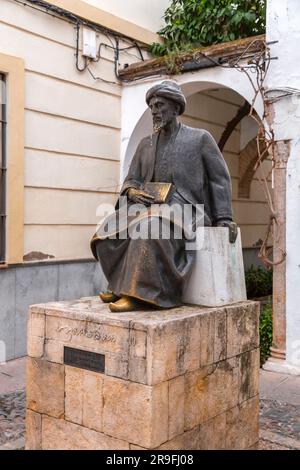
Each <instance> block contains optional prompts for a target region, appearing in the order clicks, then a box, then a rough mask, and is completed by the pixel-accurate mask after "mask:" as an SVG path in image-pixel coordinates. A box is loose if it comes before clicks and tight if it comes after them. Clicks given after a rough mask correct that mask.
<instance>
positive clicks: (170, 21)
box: [150, 0, 266, 56]
mask: <svg viewBox="0 0 300 470" xmlns="http://www.w3.org/2000/svg"><path fill="white" fill-rule="evenodd" d="M163 18H164V21H165V26H164V27H163V28H162V29H161V30H160V31H158V34H159V35H160V36H161V37H162V38H163V39H164V44H159V43H153V44H152V45H151V49H150V50H151V52H152V54H153V55H156V56H162V55H165V54H169V53H170V52H180V51H182V50H187V49H193V48H195V47H200V46H210V45H212V44H217V43H222V42H226V41H234V40H235V39H242V38H246V37H249V36H254V35H256V34H263V33H264V32H265V22H266V0H239V1H234V0H172V2H171V5H170V6H169V7H168V8H167V10H166V11H165V13H164V17H163Z"/></svg>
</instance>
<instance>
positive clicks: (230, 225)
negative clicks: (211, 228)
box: [217, 219, 238, 243]
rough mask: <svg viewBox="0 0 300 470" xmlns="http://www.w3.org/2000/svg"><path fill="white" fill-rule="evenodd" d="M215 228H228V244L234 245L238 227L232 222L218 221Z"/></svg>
mask: <svg viewBox="0 0 300 470" xmlns="http://www.w3.org/2000/svg"><path fill="white" fill-rule="evenodd" d="M217 227H228V228H229V242H230V243H234V242H235V240H236V238H237V235H238V227H237V224H236V223H235V222H232V220H225V219H223V220H219V222H217Z"/></svg>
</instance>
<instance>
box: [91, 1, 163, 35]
mask: <svg viewBox="0 0 300 470" xmlns="http://www.w3.org/2000/svg"><path fill="white" fill-rule="evenodd" d="M85 2H86V3H89V4H90V5H93V6H95V7H98V8H101V9H102V10H105V11H107V12H109V13H112V14H113V15H116V16H118V17H120V18H124V19H125V20H128V21H130V22H132V23H135V24H137V25H139V26H142V27H143V28H145V29H149V30H150V31H153V32H155V33H156V32H157V31H158V30H159V29H160V28H161V27H162V26H163V20H162V16H163V14H164V11H165V10H166V8H167V7H168V5H169V3H170V0H151V1H149V0H148V1H147V0H126V1H124V0H85Z"/></svg>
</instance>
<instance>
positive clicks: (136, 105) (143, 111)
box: [120, 67, 263, 181]
mask: <svg viewBox="0 0 300 470" xmlns="http://www.w3.org/2000/svg"><path fill="white" fill-rule="evenodd" d="M170 78H172V80H175V81H177V83H178V84H179V85H180V86H181V88H182V91H183V93H184V94H185V96H186V98H188V97H189V96H191V95H193V94H195V93H199V92H201V91H205V90H209V89H211V88H215V87H219V88H225V89H226V88H228V89H231V90H233V91H235V92H236V93H238V94H239V95H240V96H241V97H243V98H244V99H245V100H246V101H248V102H249V103H252V100H253V97H254V91H253V88H252V86H251V84H250V81H249V79H248V78H247V76H246V74H244V73H242V72H239V71H238V70H236V69H230V68H223V67H212V68H207V69H201V70H197V71H195V72H189V73H185V74H182V75H178V76H174V77H168V76H165V77H160V78H159V79H155V80H153V79H151V80H146V81H145V82H143V83H141V82H137V83H131V84H129V85H124V89H123V93H122V126H121V128H122V131H121V172H120V178H121V181H122V180H123V179H124V177H125V175H126V173H127V170H128V168H129V165H130V162H131V159H132V156H133V154H134V151H135V149H136V147H137V145H138V143H139V141H140V140H141V139H142V138H143V137H144V136H145V135H147V134H150V133H151V131H152V124H151V116H150V111H149V110H148V108H147V105H146V103H145V95H146V92H147V90H148V89H149V88H151V87H152V86H153V85H155V84H156V83H160V82H161V81H163V80H167V79H170ZM255 111H256V113H257V115H258V116H260V117H261V116H262V113H263V103H262V100H261V98H260V96H259V97H258V99H257V101H256V103H255Z"/></svg>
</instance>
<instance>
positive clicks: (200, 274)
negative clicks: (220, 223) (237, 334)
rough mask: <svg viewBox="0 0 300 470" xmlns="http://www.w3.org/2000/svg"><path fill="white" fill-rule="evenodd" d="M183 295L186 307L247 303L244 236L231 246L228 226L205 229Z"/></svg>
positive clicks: (201, 232) (239, 237) (201, 233)
mask: <svg viewBox="0 0 300 470" xmlns="http://www.w3.org/2000/svg"><path fill="white" fill-rule="evenodd" d="M199 241H200V247H199V249H197V250H196V260H195V264H194V266H193V270H192V273H191V276H190V278H189V280H188V282H187V286H186V288H185V291H184V294H183V300H184V302H185V303H187V304H195V305H206V306H208V307H219V306H221V305H228V304H232V303H234V302H241V301H244V300H247V294H246V285H245V273H244V262H243V251H242V242H241V233H240V229H238V237H237V239H236V241H235V243H229V231H228V228H227V227H204V228H201V229H200V232H199Z"/></svg>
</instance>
